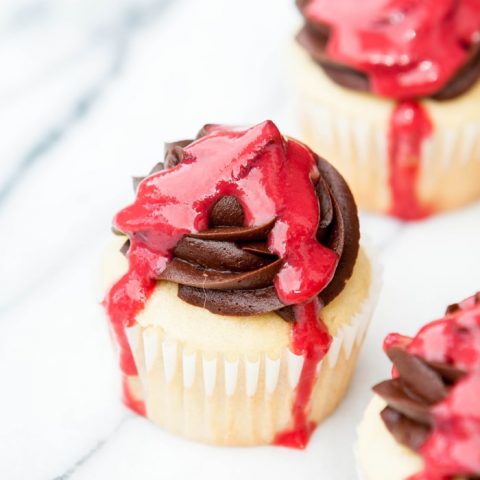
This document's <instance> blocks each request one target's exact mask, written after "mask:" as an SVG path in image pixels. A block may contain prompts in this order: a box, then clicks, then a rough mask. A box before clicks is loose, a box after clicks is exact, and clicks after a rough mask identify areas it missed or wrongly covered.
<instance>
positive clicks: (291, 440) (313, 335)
mask: <svg viewBox="0 0 480 480" xmlns="http://www.w3.org/2000/svg"><path fill="white" fill-rule="evenodd" d="M294 310H295V320H296V321H295V324H294V325H293V332H292V348H293V353H295V354H296V355H303V356H304V363H303V367H302V371H301V373H300V379H299V382H298V386H297V389H296V391H295V396H294V401H293V407H292V420H293V426H292V428H291V429H288V430H286V431H285V432H281V433H279V434H278V435H277V436H276V437H275V440H274V442H273V443H274V444H275V445H281V446H284V447H291V448H305V447H306V446H307V444H308V441H309V439H310V435H311V434H312V432H313V430H314V429H315V427H316V425H315V423H313V422H309V421H308V418H307V417H308V407H309V402H310V398H311V396H312V391H313V387H314V384H315V378H316V375H317V367H318V365H319V363H320V361H321V360H322V359H323V357H324V356H325V355H326V354H327V352H328V350H329V348H330V344H331V340H332V339H331V336H330V335H329V333H328V331H327V329H326V327H325V325H324V324H323V323H322V322H321V321H319V312H320V305H319V302H318V299H315V300H312V301H310V302H308V303H306V304H303V305H297V306H295V308H294Z"/></svg>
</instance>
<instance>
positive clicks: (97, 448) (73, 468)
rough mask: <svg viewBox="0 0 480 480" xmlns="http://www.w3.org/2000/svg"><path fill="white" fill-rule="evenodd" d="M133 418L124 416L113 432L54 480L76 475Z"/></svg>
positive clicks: (65, 479) (62, 479)
mask: <svg viewBox="0 0 480 480" xmlns="http://www.w3.org/2000/svg"><path fill="white" fill-rule="evenodd" d="M130 418H133V415H130V414H129V415H126V416H124V417H123V418H122V419H121V420H120V421H119V422H118V423H117V424H116V425H115V427H114V428H113V429H112V431H111V432H110V433H109V434H108V435H107V436H106V437H105V438H103V439H101V440H99V441H98V442H97V443H96V444H95V445H94V446H93V447H92V448H91V449H90V450H88V452H86V453H85V454H84V455H82V456H81V457H80V458H79V459H78V460H77V461H76V462H75V463H74V464H73V465H72V466H71V467H70V468H68V469H67V470H65V472H63V473H62V474H60V475H58V476H56V477H54V478H53V479H52V480H67V479H68V478H71V477H72V475H74V474H75V473H76V472H77V470H78V469H79V468H81V467H82V466H83V465H85V464H86V463H87V462H88V461H89V460H91V459H92V458H93V457H94V456H95V455H96V454H97V453H98V452H99V451H100V450H101V449H102V448H103V447H104V446H105V445H106V444H107V443H108V442H109V441H110V440H111V439H112V438H113V437H114V436H115V434H116V433H117V432H118V431H119V430H120V429H121V428H122V426H123V424H124V423H125V422H126V421H127V420H129V419H130Z"/></svg>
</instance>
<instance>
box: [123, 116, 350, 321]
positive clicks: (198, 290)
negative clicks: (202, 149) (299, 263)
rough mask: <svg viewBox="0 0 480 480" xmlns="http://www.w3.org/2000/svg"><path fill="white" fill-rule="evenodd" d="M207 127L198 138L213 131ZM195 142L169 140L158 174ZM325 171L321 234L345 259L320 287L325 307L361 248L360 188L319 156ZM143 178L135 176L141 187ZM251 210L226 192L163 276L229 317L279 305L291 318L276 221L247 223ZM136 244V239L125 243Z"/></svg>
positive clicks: (320, 185)
mask: <svg viewBox="0 0 480 480" xmlns="http://www.w3.org/2000/svg"><path fill="white" fill-rule="evenodd" d="M210 127H211V126H208V125H207V126H205V127H203V128H202V130H201V131H200V133H199V135H198V136H197V138H200V137H201V136H204V135H206V134H207V133H208V132H209V130H210ZM191 142H192V140H183V141H179V142H174V143H169V144H166V145H165V158H164V162H162V163H158V164H157V165H155V167H154V168H153V169H152V171H151V172H150V174H152V173H154V172H157V171H160V170H162V169H163V168H171V167H174V166H175V165H177V164H178V163H180V162H181V161H182V159H183V148H184V147H185V146H187V145H188V144H190V143H191ZM316 159H317V166H318V170H319V172H320V176H319V180H318V182H317V183H316V185H315V192H316V194H317V197H318V201H319V206H320V222H319V226H318V230H317V239H318V241H319V242H320V243H322V244H323V245H324V246H326V247H328V248H330V249H332V250H333V251H335V252H336V253H337V255H338V257H339V262H338V266H337V269H336V273H335V275H334V277H333V279H332V280H331V282H330V283H329V284H328V285H327V287H326V288H325V289H324V290H323V291H322V292H320V294H319V298H320V301H321V303H322V304H323V305H325V304H327V303H329V302H330V301H331V300H333V299H334V298H335V297H336V296H337V295H338V294H339V293H340V292H341V291H342V290H343V288H344V286H345V283H346V282H347V280H348V279H349V278H350V276H351V274H352V271H353V267H354V264H355V261H356V258H357V254H358V248H359V224H358V215H357V208H356V205H355V202H354V200H353V197H352V194H351V192H350V190H349V188H348V186H347V184H346V183H345V181H344V180H343V178H342V177H341V176H340V175H339V173H338V172H337V171H336V170H335V169H334V168H333V167H332V166H331V165H330V164H329V163H327V162H326V161H325V160H323V159H322V158H320V157H318V156H317V157H316ZM142 180H143V178H134V179H133V184H134V188H135V189H136V188H137V186H138V184H139V182H140V181H142ZM244 221H245V215H244V212H243V209H242V206H241V205H240V203H239V201H238V200H237V199H236V198H235V197H233V196H224V197H222V198H221V199H220V200H219V201H217V203H216V204H215V205H214V206H213V207H212V209H211V211H210V215H209V228H208V229H207V230H204V231H202V232H199V233H196V234H190V235H186V236H185V237H183V238H182V240H180V242H179V243H178V244H177V246H176V248H175V249H174V252H173V258H172V260H171V261H170V262H169V264H168V265H167V267H166V268H165V270H164V271H163V272H162V273H161V275H160V276H159V277H158V279H159V280H169V281H172V282H175V283H178V284H179V288H178V296H179V297H180V298H181V299H182V300H184V301H186V302H188V303H191V304H193V305H196V306H201V307H203V308H207V309H208V310H210V311H211V312H213V313H218V314H222V315H254V314H259V313H266V312H272V311H276V312H277V313H278V314H279V315H280V316H281V317H282V318H284V319H285V320H288V321H291V320H293V319H294V316H293V309H292V307H290V306H286V305H285V304H283V303H282V302H281V301H280V299H279V298H278V296H277V293H276V290H275V288H274V286H273V280H274V278H275V276H276V274H277V273H278V271H279V270H280V267H281V266H282V259H280V258H278V257H277V256H276V255H275V254H273V253H271V252H270V250H269V249H268V246H267V236H268V234H269V232H270V230H271V229H272V228H273V225H274V224H275V221H272V222H270V223H268V224H265V225H260V226H256V227H246V226H244ZM127 250H128V241H127V242H126V244H125V245H124V247H123V248H122V251H123V252H124V253H125V252H126V251H127Z"/></svg>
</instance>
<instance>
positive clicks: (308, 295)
mask: <svg viewBox="0 0 480 480" xmlns="http://www.w3.org/2000/svg"><path fill="white" fill-rule="evenodd" d="M318 175H319V172H318V170H317V167H316V162H315V158H314V155H313V154H312V152H311V151H310V150H309V149H308V148H307V147H305V146H303V145H301V144H299V143H297V142H295V141H293V140H286V139H285V138H283V137H282V135H281V134H280V132H279V131H278V129H277V127H276V126H275V125H274V124H273V123H272V122H270V121H267V122H264V123H262V124H260V125H257V126H255V127H252V128H250V129H247V130H228V129H225V128H222V127H213V128H211V130H210V133H209V135H208V136H206V137H203V138H201V139H199V140H197V141H196V142H194V143H193V144H191V145H189V146H188V147H186V148H185V157H184V160H183V161H182V163H180V164H179V165H177V166H176V167H174V168H172V169H169V170H165V171H161V172H158V173H155V174H153V175H151V176H149V177H148V178H147V179H145V180H144V181H143V182H141V183H140V185H139V187H138V190H137V196H136V199H135V202H134V203H133V204H132V205H130V206H128V207H126V208H125V209H123V210H121V211H120V212H119V213H118V214H117V215H116V217H115V219H114V225H115V227H116V228H117V229H118V230H120V231H122V232H124V233H126V234H127V235H128V236H129V238H130V249H129V253H128V259H129V270H128V272H127V273H126V274H125V275H124V276H123V277H122V278H121V279H120V280H119V281H118V282H117V283H116V284H115V285H114V286H113V287H112V288H111V290H110V291H109V293H108V294H107V297H106V299H105V301H104V305H105V307H106V309H107V311H108V314H109V316H110V320H111V323H112V326H113V330H114V332H115V334H116V337H117V342H118V344H119V346H120V350H121V355H120V365H121V368H122V371H123V373H124V374H125V375H135V374H136V368H135V363H134V360H133V356H132V352H131V350H130V347H129V345H128V342H127V339H126V333H125V329H126V328H127V327H129V326H131V325H133V324H134V323H135V316H136V314H137V313H138V312H139V311H140V310H141V309H142V308H143V307H144V306H145V303H146V301H147V300H148V298H149V296H150V294H151V293H152V291H153V289H154V287H155V285H156V280H155V278H157V277H158V274H159V273H160V272H162V270H163V269H164V268H165V266H166V265H167V263H168V262H169V260H170V259H171V256H172V250H173V249H174V247H175V245H176V244H177V242H178V241H179V240H180V239H181V238H182V236H183V235H185V234H187V233H192V232H198V231H200V230H204V229H206V228H208V218H209V211H210V208H211V207H212V206H213V205H214V203H215V202H216V201H217V200H218V199H219V198H221V197H223V196H224V195H234V196H235V197H236V198H237V199H238V200H239V201H240V203H241V204H242V207H243V209H244V212H245V218H246V224H247V225H248V226H258V225H262V224H266V223H268V222H270V221H271V220H272V219H276V222H275V225H274V227H273V229H272V230H271V232H270V234H269V238H268V245H269V248H270V250H271V251H272V252H275V253H277V254H278V255H279V256H280V257H281V258H282V259H283V266H282V268H281V269H280V271H279V273H278V275H277V277H276V278H275V288H276V290H277V293H278V296H279V298H280V299H281V300H282V301H283V302H284V303H285V304H295V305H298V306H297V307H296V309H295V311H296V312H297V317H298V321H297V322H296V324H295V326H294V327H293V334H292V335H293V338H292V343H293V345H292V348H293V349H294V350H295V351H296V352H299V353H300V352H304V353H305V355H306V360H305V364H304V367H303V371H302V374H301V378H300V382H299V385H298V387H297V392H296V399H295V401H294V405H293V412H292V413H293V416H294V423H295V428H297V429H298V430H305V431H306V430H308V429H309V428H310V427H309V426H308V425H305V423H306V415H305V410H306V408H307V406H308V403H309V398H310V394H311V391H312V385H313V378H314V374H315V369H316V366H317V364H318V362H319V361H320V359H321V357H322V356H323V355H324V354H325V352H326V351H327V350H328V345H329V343H330V337H329V336H328V333H327V332H326V330H325V328H324V327H322V326H321V323H320V320H319V315H318V304H317V303H316V300H315V301H313V300H311V299H313V298H316V295H317V294H318V293H319V292H320V291H321V290H323V288H325V286H326V285H328V283H329V282H330V280H331V278H332V277H333V275H334V272H335V269H336V267H337V263H338V257H337V255H336V254H335V253H334V252H333V251H331V250H330V249H328V248H326V247H324V246H322V245H321V244H320V243H318V241H317V240H316V232H317V227H318V222H319V219H320V211H319V205H318V200H317V197H316V194H315V191H314V188H313V182H314V181H315V180H316V179H317V178H318ZM317 344H318V345H317ZM127 398H128V397H127ZM130 398H131V397H130ZM129 406H130V407H133V409H134V410H136V411H139V410H140V411H141V408H139V407H138V406H137V405H136V404H134V403H132V402H130V401H129ZM302 412H303V413H302ZM305 442H306V439H305ZM305 442H303V443H305ZM298 446H300V445H298Z"/></svg>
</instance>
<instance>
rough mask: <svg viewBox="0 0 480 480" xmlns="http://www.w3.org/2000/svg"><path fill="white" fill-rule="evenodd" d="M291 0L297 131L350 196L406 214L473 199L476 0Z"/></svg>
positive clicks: (478, 38)
mask: <svg viewBox="0 0 480 480" xmlns="http://www.w3.org/2000/svg"><path fill="white" fill-rule="evenodd" d="M297 4H298V6H299V8H300V11H301V13H302V14H303V18H304V26H303V28H302V29H301V30H300V32H299V33H298V35H297V37H296V39H295V41H294V42H292V48H291V55H290V58H291V62H290V65H289V71H290V72H291V75H292V80H293V83H294V84H295V89H296V91H297V92H298V95H297V96H298V102H297V103H298V118H299V129H300V131H301V135H302V139H303V140H304V141H305V142H306V143H307V144H308V145H310V146H311V147H312V148H313V149H317V148H318V149H319V151H321V152H322V154H324V155H325V156H326V158H328V159H329V160H330V161H331V162H332V164H333V165H334V166H335V167H336V168H338V170H339V172H340V173H341V174H342V175H343V176H344V177H345V179H346V180H347V182H348V184H349V185H350V187H351V189H352V192H353V194H354V196H355V199H356V201H357V203H358V205H359V206H360V207H361V208H365V209H367V210H371V211H376V212H383V213H388V214H390V215H393V216H395V217H398V218H400V219H404V220H414V219H420V218H424V217H426V216H428V215H430V214H432V213H434V212H439V211H443V210H447V209H452V208H456V207H460V206H462V205H464V204H466V203H468V202H472V201H474V200H476V199H478V198H480V182H479V181H478V179H479V178H480V109H479V108H478V104H479V102H480V82H478V78H479V77H480V2H479V1H478V0H436V1H435V2H431V1H426V0H413V1H412V0H393V1H390V0H389V1H387V0H368V1H362V2H357V1H354V0H336V1H328V0H297Z"/></svg>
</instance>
